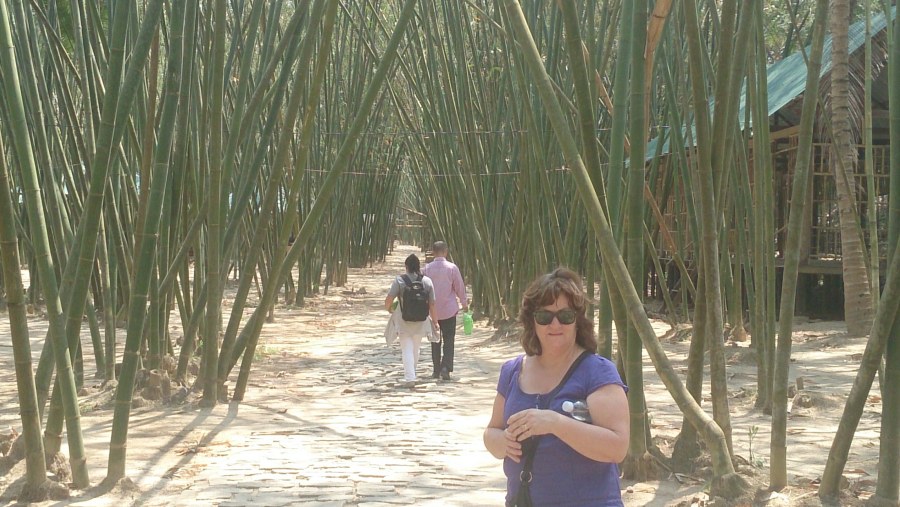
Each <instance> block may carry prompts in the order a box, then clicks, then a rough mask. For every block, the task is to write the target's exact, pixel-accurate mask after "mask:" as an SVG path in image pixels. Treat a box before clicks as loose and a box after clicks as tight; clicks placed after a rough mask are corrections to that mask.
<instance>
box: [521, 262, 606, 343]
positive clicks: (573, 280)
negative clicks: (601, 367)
mask: <svg viewBox="0 0 900 507" xmlns="http://www.w3.org/2000/svg"><path fill="white" fill-rule="evenodd" d="M561 295H564V296H566V298H567V299H568V300H569V305H570V306H571V308H572V309H573V310H575V343H577V344H578V345H580V346H581V347H583V348H584V349H585V350H590V351H591V352H596V350H597V339H596V338H595V337H594V325H593V324H592V323H591V321H590V320H589V319H588V318H587V305H588V302H587V299H586V298H585V296H584V289H583V288H582V286H581V277H580V276H579V275H578V274H577V273H575V272H574V271H572V270H571V269H569V268H565V267H559V268H556V269H554V270H553V271H552V272H550V273H547V274H545V275H542V276H540V277H538V278H537V279H536V280H535V281H533V282H531V285H529V286H528V288H527V289H525V294H524V295H523V296H522V307H521V308H520V309H519V322H521V323H522V326H523V327H524V330H523V331H522V335H521V336H520V338H519V341H520V342H521V343H522V348H523V349H525V353H526V354H528V355H529V356H539V355H541V353H542V352H543V350H542V348H541V342H540V340H539V339H538V335H537V331H535V327H534V326H535V324H534V312H535V311H536V310H540V309H541V308H543V307H545V306H550V305H552V304H553V303H555V302H556V300H557V299H559V296H561Z"/></svg>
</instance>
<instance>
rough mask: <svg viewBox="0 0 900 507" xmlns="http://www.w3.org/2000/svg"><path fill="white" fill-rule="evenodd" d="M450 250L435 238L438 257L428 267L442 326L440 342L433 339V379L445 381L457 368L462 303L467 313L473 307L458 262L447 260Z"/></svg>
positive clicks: (426, 269)
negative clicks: (457, 336) (455, 361)
mask: <svg viewBox="0 0 900 507" xmlns="http://www.w3.org/2000/svg"><path fill="white" fill-rule="evenodd" d="M449 250H450V249H449V247H448V246H447V243H445V242H443V241H435V242H434V245H432V247H431V252H432V253H433V254H434V260H433V261H432V262H429V263H428V265H426V266H425V275H427V276H428V277H429V278H431V280H432V282H433V283H434V292H435V304H434V305H435V310H434V313H435V315H437V319H438V320H437V322H438V324H439V325H440V328H441V340H440V341H438V342H437V343H436V342H431V362H432V363H434V372H432V374H431V378H438V376H440V377H441V379H443V380H450V372H452V371H453V355H454V351H453V346H454V342H455V341H456V314H457V313H459V309H460V306H462V311H463V312H467V311H468V310H469V299H468V297H467V296H466V284H465V282H463V277H462V274H461V273H460V272H459V268H458V267H457V266H456V264H453V263H452V262H450V261H448V260H447V254H448V253H449ZM457 300H459V303H457ZM442 342H443V343H442ZM441 352H443V357H441Z"/></svg>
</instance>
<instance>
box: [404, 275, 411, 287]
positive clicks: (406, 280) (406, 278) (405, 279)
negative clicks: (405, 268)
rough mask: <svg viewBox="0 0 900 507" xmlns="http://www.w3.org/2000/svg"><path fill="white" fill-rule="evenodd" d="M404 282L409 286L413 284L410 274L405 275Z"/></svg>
mask: <svg viewBox="0 0 900 507" xmlns="http://www.w3.org/2000/svg"><path fill="white" fill-rule="evenodd" d="M402 278H403V283H405V284H406V286H407V287H409V286H411V285H412V280H410V278H409V275H403V277H402Z"/></svg>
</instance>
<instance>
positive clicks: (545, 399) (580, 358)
mask: <svg viewBox="0 0 900 507" xmlns="http://www.w3.org/2000/svg"><path fill="white" fill-rule="evenodd" d="M591 354H592V352H591V351H590V350H585V351H584V352H582V353H581V355H580V356H578V357H576V358H575V360H574V361H572V365H571V366H569V370H568V371H566V374H565V375H563V378H562V380H560V381H559V384H557V386H556V387H554V388H553V390H552V391H550V392H549V393H547V394H545V395H542V396H541V402H542V403H541V405H544V406H542V407H538V408H547V404H549V403H550V401H552V400H553V398H555V397H556V395H557V394H558V393H559V391H560V390H562V388H563V386H565V385H566V382H568V381H569V378H570V377H571V376H572V374H573V373H575V370H576V369H578V365H579V364H581V362H582V361H584V360H585V358H587V357H588V356H590V355H591Z"/></svg>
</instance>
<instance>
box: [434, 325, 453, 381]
mask: <svg viewBox="0 0 900 507" xmlns="http://www.w3.org/2000/svg"><path fill="white" fill-rule="evenodd" d="M438 325H439V326H440V327H441V341H439V342H437V343H434V342H432V344H431V362H432V363H433V364H434V371H438V372H439V371H441V369H445V370H447V371H453V342H454V341H456V315H454V316H452V317H450V318H449V319H444V320H439V321H438ZM442 348H443V352H444V357H443V358H441V349H442Z"/></svg>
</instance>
